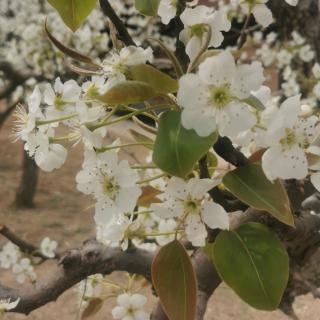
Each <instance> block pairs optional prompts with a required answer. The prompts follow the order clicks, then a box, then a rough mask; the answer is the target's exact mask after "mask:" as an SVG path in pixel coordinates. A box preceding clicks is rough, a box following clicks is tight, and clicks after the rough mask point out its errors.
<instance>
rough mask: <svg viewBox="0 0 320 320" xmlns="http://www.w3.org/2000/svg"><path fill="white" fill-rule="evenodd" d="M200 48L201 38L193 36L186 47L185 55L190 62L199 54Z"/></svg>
mask: <svg viewBox="0 0 320 320" xmlns="http://www.w3.org/2000/svg"><path fill="white" fill-rule="evenodd" d="M201 46H202V38H199V37H197V36H193V37H192V38H191V39H190V40H189V41H188V42H187V45H186V53H187V55H188V57H189V58H190V60H191V61H192V60H194V59H195V58H196V57H197V55H198V54H199V52H200V50H201Z"/></svg>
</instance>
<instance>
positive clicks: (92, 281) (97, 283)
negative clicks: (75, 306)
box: [76, 274, 103, 310]
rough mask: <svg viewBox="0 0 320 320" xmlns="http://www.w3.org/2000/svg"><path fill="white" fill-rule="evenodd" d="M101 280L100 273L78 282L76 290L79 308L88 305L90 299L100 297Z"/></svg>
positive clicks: (83, 308)
mask: <svg viewBox="0 0 320 320" xmlns="http://www.w3.org/2000/svg"><path fill="white" fill-rule="evenodd" d="M102 280H103V275H102V274H94V275H92V276H89V277H88V278H87V279H85V280H83V281H81V282H80V283H79V285H78V286H77V288H76V291H77V293H78V296H79V300H80V306H81V310H85V309H86V308H87V307H88V305H89V301H90V299H94V298H99V297H101V295H102V292H103V285H102V283H101V282H102Z"/></svg>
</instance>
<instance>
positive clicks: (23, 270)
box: [0, 237, 58, 314]
mask: <svg viewBox="0 0 320 320" xmlns="http://www.w3.org/2000/svg"><path fill="white" fill-rule="evenodd" d="M57 245H58V244H57V242H56V241H54V240H51V239H50V238H48V237H45V238H44V239H43V240H42V242H41V244H40V253H41V254H42V255H43V256H45V257H47V258H54V257H55V250H56V248H57ZM0 268H3V269H11V270H12V272H13V274H14V275H15V276H16V280H17V282H18V283H24V282H25V281H26V280H30V281H35V280H36V278H37V275H36V273H35V271H34V267H33V265H32V261H31V259H30V258H28V257H24V256H23V253H22V252H21V251H20V249H19V248H18V247H17V246H16V245H14V244H13V243H12V242H8V243H6V244H5V245H4V246H3V247H2V250H1V251H0ZM0 314H1V303H0Z"/></svg>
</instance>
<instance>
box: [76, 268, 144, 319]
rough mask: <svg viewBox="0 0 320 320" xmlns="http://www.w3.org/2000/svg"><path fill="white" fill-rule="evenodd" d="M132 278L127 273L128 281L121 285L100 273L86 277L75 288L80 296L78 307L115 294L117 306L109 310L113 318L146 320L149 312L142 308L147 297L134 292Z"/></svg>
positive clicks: (84, 307)
mask: <svg viewBox="0 0 320 320" xmlns="http://www.w3.org/2000/svg"><path fill="white" fill-rule="evenodd" d="M132 280H133V278H132V276H130V275H129V276H128V283H127V284H126V285H121V284H119V283H118V282H117V283H115V282H112V281H109V280H107V279H105V278H104V277H103V275H102V274H95V275H92V276H90V277H88V278H87V279H86V280H84V281H82V282H80V284H79V285H78V287H77V289H76V290H77V292H78V294H79V298H80V299H79V300H80V309H81V310H86V309H87V308H88V307H89V306H90V302H92V301H103V296H107V297H114V296H116V297H117V299H116V300H117V306H116V307H114V308H113V309H112V311H111V313H112V316H113V318H114V319H123V320H148V319H149V314H148V313H146V312H145V310H144V306H145V304H146V302H147V298H146V297H145V296H144V295H142V294H139V293H136V289H135V288H133V282H132ZM110 289H111V293H110Z"/></svg>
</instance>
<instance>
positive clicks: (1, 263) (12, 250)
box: [0, 242, 21, 269]
mask: <svg viewBox="0 0 320 320" xmlns="http://www.w3.org/2000/svg"><path fill="white" fill-rule="evenodd" d="M20 257H21V251H20V250H19V248H18V247H17V246H16V245H15V244H13V243H12V242H8V243H6V244H5V245H4V246H3V248H2V250H1V251H0V267H1V268H3V269H10V268H11V267H12V266H14V265H15V264H16V263H17V261H18V260H19V259H20Z"/></svg>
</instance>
